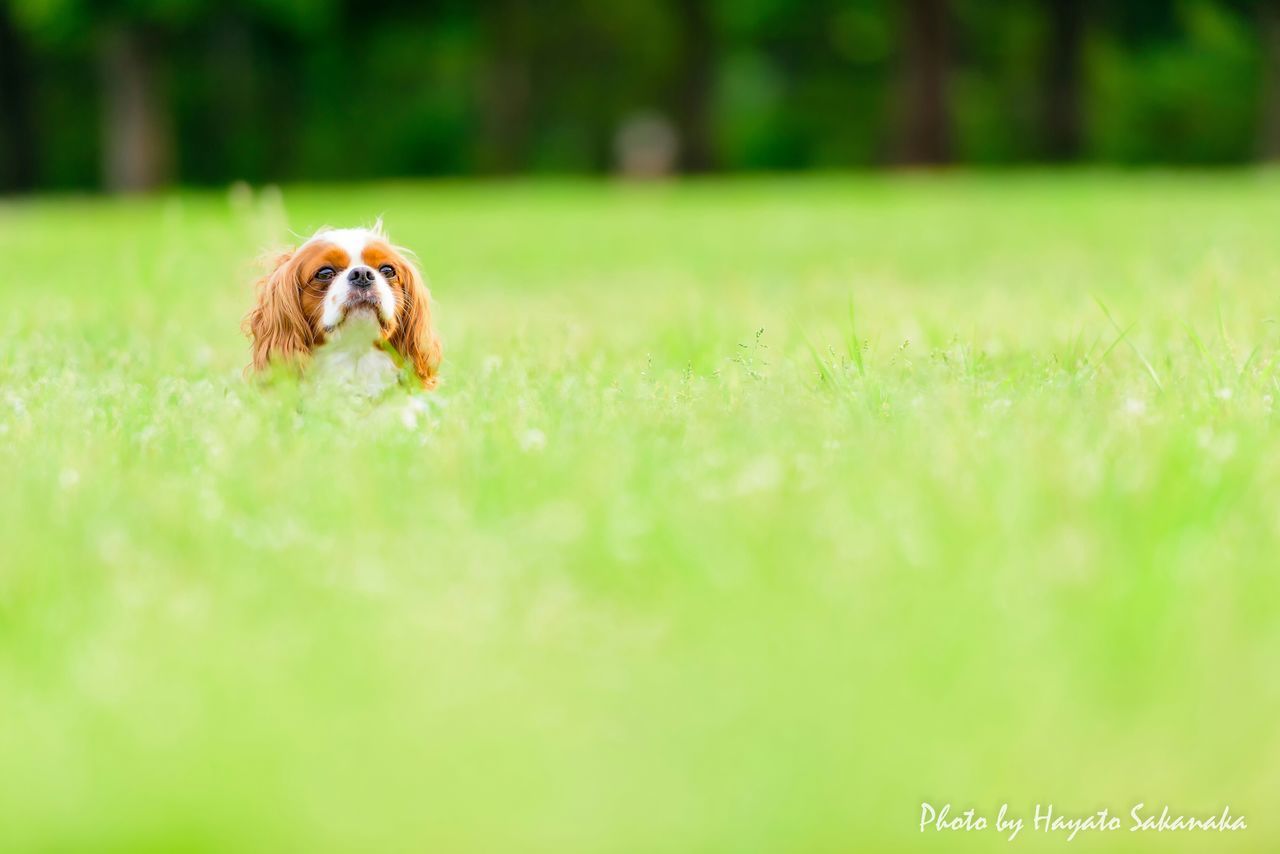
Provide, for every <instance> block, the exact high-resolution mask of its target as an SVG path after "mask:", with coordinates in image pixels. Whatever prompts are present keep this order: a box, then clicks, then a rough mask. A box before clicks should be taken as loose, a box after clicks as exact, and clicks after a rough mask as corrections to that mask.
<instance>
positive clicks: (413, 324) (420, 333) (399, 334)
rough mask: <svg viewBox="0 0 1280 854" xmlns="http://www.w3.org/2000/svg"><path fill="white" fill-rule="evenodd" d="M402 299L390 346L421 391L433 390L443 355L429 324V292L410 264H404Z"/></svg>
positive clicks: (433, 329) (432, 327) (434, 332)
mask: <svg viewBox="0 0 1280 854" xmlns="http://www.w3.org/2000/svg"><path fill="white" fill-rule="evenodd" d="M404 286H405V299H404V305H403V306H402V307H401V308H400V322H399V323H398V324H396V331H395V333H394V334H393V335H392V336H391V346H393V347H395V348H396V350H397V351H398V352H399V353H400V355H402V356H404V358H405V360H406V361H407V362H408V363H409V364H410V365H412V366H413V372H414V373H415V374H416V375H417V377H418V380H419V381H420V382H421V383H422V387H423V388H425V389H433V388H435V387H436V382H437V381H438V380H437V377H436V374H437V373H438V372H439V370H440V360H441V359H442V358H443V353H442V350H441V346H440V338H439V337H438V336H437V335H436V330H435V327H434V326H432V324H431V292H430V291H428V290H427V286H426V283H425V282H423V280H422V274H421V273H419V272H418V271H417V270H416V269H415V268H414V267H413V265H412V264H405V280H404Z"/></svg>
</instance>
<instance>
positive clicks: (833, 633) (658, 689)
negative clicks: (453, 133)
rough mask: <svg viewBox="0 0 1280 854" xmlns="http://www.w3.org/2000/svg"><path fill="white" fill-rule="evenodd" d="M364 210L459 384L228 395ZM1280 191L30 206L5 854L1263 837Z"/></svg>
mask: <svg viewBox="0 0 1280 854" xmlns="http://www.w3.org/2000/svg"><path fill="white" fill-rule="evenodd" d="M379 214H381V215H383V216H385V219H386V225H387V228H388V230H389V232H390V234H391V236H392V237H393V238H394V239H395V240H396V241H397V242H399V243H402V244H405V245H407V246H409V247H411V248H412V249H414V250H415V251H416V252H417V253H418V255H419V257H420V259H421V261H422V265H423V267H424V269H425V271H426V272H427V273H428V275H429V276H430V278H431V279H432V287H433V292H434V294H435V297H436V299H437V311H438V324H439V328H440V330H441V332H442V334H443V337H444V339H445V342H446V362H445V367H444V382H443V383H442V386H441V389H440V391H439V392H438V393H436V394H435V395H434V396H433V404H432V406H431V407H430V409H429V410H428V411H425V412H423V413H421V414H419V415H418V416H416V417H408V416H405V415H404V412H403V406H399V405H393V406H384V407H381V408H375V409H370V408H368V407H357V408H351V407H342V408H334V407H331V406H329V405H326V404H322V403H321V402H319V401H315V400H309V399H308V398H307V397H306V396H305V395H304V394H301V393H300V392H299V391H298V389H296V388H290V387H288V386H283V387H280V388H277V389H275V390H273V391H271V392H270V393H267V394H263V393H261V392H259V391H256V390H255V389H254V388H253V387H252V386H250V385H247V384H246V383H245V382H244V381H243V380H242V377H241V368H242V367H243V365H244V364H245V362H246V361H247V358H248V349H247V343H246V341H245V340H244V339H243V337H242V336H241V334H240V332H239V328H238V325H239V322H240V318H241V315H242V314H243V313H244V311H245V310H246V309H247V307H248V305H249V302H250V299H251V281H252V279H253V277H254V276H255V271H256V269H257V268H256V267H255V265H254V262H255V258H256V256H257V255H258V253H259V252H260V251H261V250H264V249H268V248H271V247H272V246H278V245H281V244H282V243H283V242H285V241H286V240H287V239H288V233H289V230H290V229H292V230H294V231H296V232H299V233H302V232H309V231H310V230H311V229H313V228H315V227H316V226H319V225H321V224H326V223H327V224H332V225H349V224H357V223H362V222H368V221H371V220H372V219H373V218H374V217H375V216H377V215H379ZM1278 224H1280V174H1277V173H1267V172H1239V173H1221V174H1196V175H1187V176H1181V177H1179V176H1173V175H1161V174H1130V175H1124V174H1110V173H1088V172H1084V173H1069V174H1059V175H1055V174H1018V173H1013V174H1006V175H998V174H997V175H988V176H977V175H952V176H936V177H924V176H916V177H910V176H899V177H828V178H810V179H795V180H790V179H760V180H742V181H734V182H723V183H718V182H708V183H695V184H685V185H664V186H641V187H633V186H623V185H617V184H589V183H569V182H565V183H558V182H547V183H536V182H535V183H513V184H505V183H493V184H466V183H428V184H394V185H379V186H357V187H342V188H336V187H335V188H330V187H294V188H286V189H285V190H284V191H283V193H282V194H281V193H278V192H273V191H262V192H256V193H249V192H247V191H243V192H241V191H236V192H231V193H225V192H212V193H199V194H194V193H193V194H181V195H175V196H173V197H165V198H158V199H151V200H126V201H108V200H99V199H76V198H56V199H38V200H34V201H8V202H3V203H0V257H2V258H3V259H4V262H3V269H4V273H3V276H0V305H2V306H3V310H0V841H2V847H3V848H4V849H5V850H19V851H21V850H42V851H43V850H56V851H62V850H93V851H109V850H131V851H136V850H156V851H160V850H166V851H179V850H181V851H206V850H207V851H212V850H220V851H222V850H225V851H237V852H253V851H261V852H282V851H306V852H320V851H330V850H333V851H399V850H405V851H409V850H413V851H437V852H463V851H543V852H557V854H559V852H577V851H588V852H595V851H601V852H604V851H610V852H611V851H624V852H630V851H636V852H642V851H643V852H651V851H668V852H690V851H717V852H719V851H724V852H743V851H758V852H766V851H767V852H773V851H782V850H790V851H855V850H865V851H888V850H906V849H910V848H920V849H924V850H939V851H941V850H947V851H951V850H990V849H993V848H997V847H999V848H1001V850H1003V849H1004V846H1005V843H1004V842H1003V841H1001V839H1000V838H999V837H998V836H997V835H995V834H994V833H993V832H991V831H987V832H971V833H967V834H966V833H950V832H948V833H940V832H936V831H930V832H928V833H924V834H922V833H921V832H920V831H919V823H920V813H921V802H922V801H930V802H932V803H934V804H936V805H941V804H944V803H948V802H950V803H952V804H953V811H959V810H963V809H967V808H969V807H976V808H977V809H978V810H979V811H980V812H983V813H986V814H988V815H991V814H994V812H995V811H996V809H997V808H998V807H999V805H1000V804H1001V803H1004V802H1008V803H1009V809H1010V812H1011V813H1016V814H1019V815H1022V816H1024V817H1025V818H1027V824H1028V827H1027V828H1026V829H1025V830H1024V831H1023V832H1022V833H1021V835H1020V836H1019V837H1018V838H1017V839H1016V840H1015V841H1014V843H1013V845H1014V848H1015V849H1020V850H1038V849H1041V848H1045V849H1048V848H1052V849H1053V850H1061V849H1062V846H1063V845H1064V844H1065V834H1062V833H1046V832H1043V831H1040V832H1037V831H1035V830H1033V829H1032V828H1031V827H1030V818H1031V814H1032V812H1033V810H1034V808H1035V804H1036V803H1041V804H1048V803H1052V804H1053V805H1054V808H1055V810H1056V811H1058V812H1063V813H1067V814H1071V815H1086V814H1090V813H1093V812H1095V811H1096V810H1098V809H1101V808H1103V807H1107V808H1109V809H1110V810H1111V811H1112V812H1119V813H1120V814H1121V815H1122V816H1124V826H1123V829H1122V830H1120V831H1114V832H1088V833H1084V834H1082V835H1081V836H1078V837H1077V838H1076V840H1075V842H1074V843H1072V845H1073V846H1074V847H1075V848H1078V849H1081V850H1088V851H1094V850H1114V851H1130V850H1141V849H1148V850H1158V851H1178V852H1183V851H1188V852H1189V851H1206V850H1214V851H1264V850H1276V849H1277V848H1280V807H1277V805H1276V798H1275V796H1276V793H1277V792H1280V728H1278V727H1277V720H1278V719H1280V442H1278V441H1277V438H1278V433H1277V427H1278V425H1277V417H1278V416H1277V412H1278V410H1277V399H1278V398H1280V373H1278V371H1280V364H1278V361H1277V360H1278V359H1280V328H1277V324H1276V318H1277V317H1278V316H1280V314H1278V312H1280V238H1278V237H1277V235H1278V234H1280V231H1278ZM401 402H403V401H401ZM1139 802H1142V803H1145V804H1146V805H1147V807H1146V811H1148V812H1151V811H1152V810H1153V805H1154V812H1155V813H1156V814H1157V815H1158V813H1159V809H1160V807H1161V806H1162V805H1164V804H1168V805H1169V806H1170V808H1171V811H1174V812H1185V813H1195V814H1198V815H1205V814H1215V813H1220V812H1221V810H1222V808H1223V807H1224V806H1227V805H1229V806H1230V808H1231V810H1232V813H1233V814H1243V815H1245V816H1246V817H1247V820H1248V824H1249V829H1248V830H1247V831H1244V832H1238V833H1234V834H1221V835H1219V834H1210V835H1207V836H1206V835H1203V834H1198V833H1182V834H1171V833H1161V834H1156V833H1133V832H1130V831H1129V829H1128V828H1129V817H1128V816H1129V810H1130V808H1131V807H1132V806H1133V805H1135V804H1137V803H1139ZM1010 850H1012V849H1010Z"/></svg>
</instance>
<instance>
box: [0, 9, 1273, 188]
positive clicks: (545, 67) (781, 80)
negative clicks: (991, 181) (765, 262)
mask: <svg viewBox="0 0 1280 854" xmlns="http://www.w3.org/2000/svg"><path fill="white" fill-rule="evenodd" d="M1277 156H1280V0H1125V2H1107V0H896V2H894V0H609V2H601V0H542V2H536V0H482V2H463V1H462V0H438V2H422V3H416V2H409V0H363V2H355V0H0V189H2V190H6V191H14V190H28V189H40V188H89V187H105V188H108V189H113V190H132V189H145V188H149V187H154V186H157V185H162V184H165V183H170V182H175V181H176V182H183V183H193V184H211V183H222V182H227V181H231V180H239V179H243V180H248V181H268V180H270V181H284V180H330V179H358V178H369V177H380V176H402V175H438V174H476V173H481V174H483V173H510V172H526V171H534V172H537V171H587V172H600V171H606V170H614V169H623V170H625V171H629V172H633V173H641V174H660V173H664V172H667V171H672V170H677V169H678V170H681V171H685V172H708V171H726V170H791V169H809V168H842V167H863V166H880V165H897V164H934V163H948V162H961V163H1019V162H1039V161H1071V160H1088V161H1094V162H1110V163H1232V162H1243V161H1248V160H1251V159H1256V158H1260V157H1277Z"/></svg>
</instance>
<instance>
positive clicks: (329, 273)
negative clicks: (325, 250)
mask: <svg viewBox="0 0 1280 854" xmlns="http://www.w3.org/2000/svg"><path fill="white" fill-rule="evenodd" d="M335 272H337V271H335V270H334V269H333V268H332V267H321V268H320V269H319V270H316V279H318V280H319V281H321V282H327V281H329V280H330V279H332V278H333V276H334V273H335Z"/></svg>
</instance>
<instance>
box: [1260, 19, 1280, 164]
mask: <svg viewBox="0 0 1280 854" xmlns="http://www.w3.org/2000/svg"><path fill="white" fill-rule="evenodd" d="M1258 7H1259V8H1258V18H1259V21H1258V33H1259V38H1260V40H1261V42H1262V60H1263V68H1262V100H1261V103H1262V108H1261V110H1260V112H1261V115H1260V116H1259V121H1258V127H1259V140H1258V150H1259V154H1260V155H1261V156H1262V157H1263V158H1265V159H1267V160H1280V0H1260V2H1259V3H1258Z"/></svg>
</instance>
